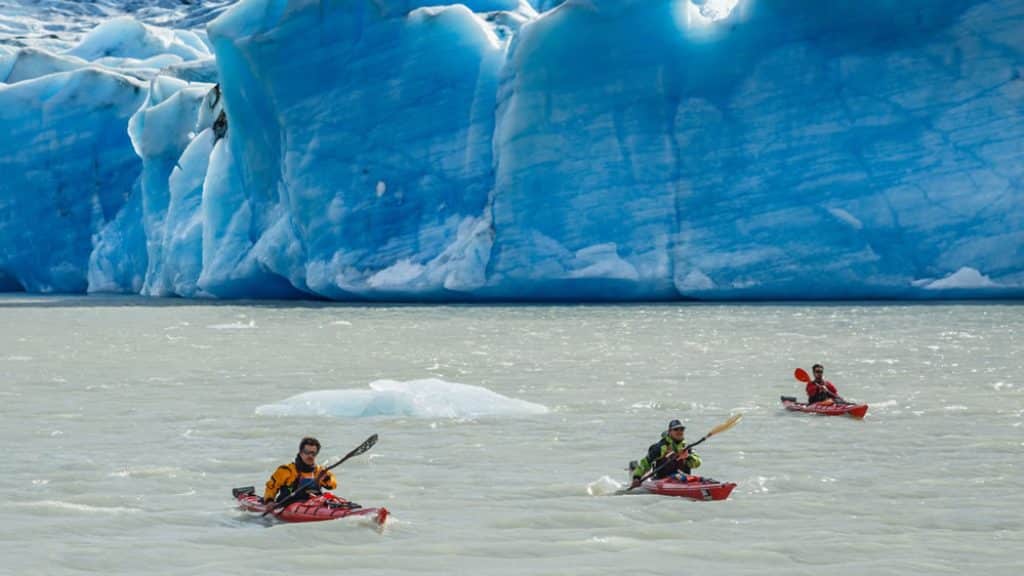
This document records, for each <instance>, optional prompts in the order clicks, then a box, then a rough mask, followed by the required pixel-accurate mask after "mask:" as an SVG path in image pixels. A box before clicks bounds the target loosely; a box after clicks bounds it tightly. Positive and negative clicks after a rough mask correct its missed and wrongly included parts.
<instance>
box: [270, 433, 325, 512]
mask: <svg viewBox="0 0 1024 576" xmlns="http://www.w3.org/2000/svg"><path fill="white" fill-rule="evenodd" d="M319 453H320V441H319V440H317V439H316V438H312V437H308V436H307V437H306V438H303V439H302V441H301V442H299V453H298V454H296V455H295V461H294V462H289V463H288V464H282V465H280V466H278V467H277V470H274V473H273V474H272V475H271V476H270V480H267V489H266V490H265V491H264V492H263V501H264V502H273V501H275V500H280V499H282V498H286V497H288V496H289V495H290V494H292V493H294V492H296V491H299V490H301V491H304V492H307V494H306V495H305V496H297V497H296V498H295V499H294V500H305V499H307V498H309V494H308V493H310V492H312V493H319V492H320V488H327V489H328V490H333V489H335V488H337V487H338V481H337V479H335V478H334V474H333V473H332V472H331V471H330V470H324V469H323V468H321V467H320V466H319V465H317V463H316V457H317V454H319Z"/></svg>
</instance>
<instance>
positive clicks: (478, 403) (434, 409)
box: [256, 378, 548, 418]
mask: <svg viewBox="0 0 1024 576" xmlns="http://www.w3.org/2000/svg"><path fill="white" fill-rule="evenodd" d="M546 413H548V408H547V407H546V406H543V405H541V404H534V403H532V402H527V401H525V400H518V399H516V398H509V397H507V396H502V395H501V394H498V393H496V392H491V391H490V390H488V389H486V388H483V387H481V386H470V385H468V384H458V383H456V382H446V381H444V380H439V379H437V378H428V379H424V380H410V381H408V382H398V381H395V380H377V381H374V382H371V383H370V386H369V389H368V390H362V389H360V390H315V391H312V392H303V393H302V394H298V395H296V396H292V397H291V398H286V399H284V400H282V401H280V402H275V403H273V404H265V405H263V406H259V407H258V408H256V415H257V416H336V417H341V418H365V417H371V416H402V417H411V418H478V417H481V416H532V415H535V414H546Z"/></svg>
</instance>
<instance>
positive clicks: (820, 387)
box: [807, 380, 838, 404]
mask: <svg viewBox="0 0 1024 576" xmlns="http://www.w3.org/2000/svg"><path fill="white" fill-rule="evenodd" d="M812 386H813V387H814V390H815V392H814V393H813V394H812V393H811V392H810V389H811V387H812ZM832 388H835V386H833V385H832V383H831V382H829V381H828V380H823V381H822V384H818V383H817V382H815V381H813V380H812V381H810V382H808V383H807V389H808V393H807V403H808V404H814V403H815V402H822V401H825V400H828V399H830V398H832V397H833V395H836V396H838V394H837V393H836V392H832Z"/></svg>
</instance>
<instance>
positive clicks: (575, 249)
mask: <svg viewBox="0 0 1024 576" xmlns="http://www.w3.org/2000/svg"><path fill="white" fill-rule="evenodd" d="M179 21H180V19H179ZM105 26H106V27H105V28H104V27H101V28H103V30H100V31H99V32H97V33H96V34H93V35H89V36H87V37H85V38H84V39H83V41H82V42H81V43H80V44H79V45H78V46H77V47H74V48H72V49H71V50H69V51H68V53H65V54H54V53H51V52H46V51H42V52H40V51H38V50H37V51H31V50H30V49H27V48H23V49H20V50H11V49H7V50H0V80H2V79H3V78H5V77H6V78H9V79H10V81H8V82H7V84H9V85H8V86H3V85H0V105H2V104H3V103H4V99H5V98H11V96H9V93H11V92H12V91H13V92H18V91H22V93H23V95H25V94H32V93H33V92H32V90H34V89H33V88H31V86H32V83H33V82H38V81H39V80H44V79H49V78H52V77H59V76H60V75H61V74H76V73H81V72H80V71H81V70H85V69H89V68H96V67H97V66H102V67H105V68H106V69H110V70H115V71H117V72H118V73H119V74H120V76H119V77H121V78H124V77H125V76H124V75H129V76H134V77H137V78H145V79H152V80H150V82H149V86H148V91H147V93H146V94H145V95H144V97H140V96H137V100H136V101H135V102H134V106H135V110H134V112H135V115H134V116H133V117H132V121H131V123H130V129H129V126H128V122H127V117H126V116H124V115H122V116H119V117H118V120H117V122H119V123H120V124H119V126H120V128H121V129H123V130H124V132H125V134H126V135H127V134H129V133H130V135H131V140H130V142H131V145H132V148H131V150H133V151H134V153H135V159H134V162H135V163H134V165H133V166H132V168H131V169H130V170H127V171H125V170H121V171H111V173H110V174H109V175H108V174H107V173H105V172H104V176H103V177H104V178H107V177H109V178H110V179H109V180H103V181H102V182H103V185H104V188H105V189H109V190H111V192H108V193H109V194H113V192H112V190H115V189H116V190H117V198H118V201H116V202H113V203H109V202H108V204H110V207H109V210H107V211H102V210H101V211H99V212H100V214H101V215H94V216H91V217H90V218H89V219H86V218H84V213H85V210H84V209H83V208H78V210H79V212H80V214H79V215H78V216H76V217H74V218H72V219H70V220H64V221H61V223H62V224H63V225H64V226H70V228H68V229H67V231H68V234H66V235H53V234H49V235H47V236H46V238H47V239H46V243H42V244H40V243H39V242H40V239H41V238H42V237H43V235H42V234H37V235H35V236H31V235H30V236H29V237H27V239H26V237H24V236H25V235H26V234H30V233H29V232H26V231H23V230H18V233H17V234H16V233H15V230H16V229H17V227H12V226H11V225H9V224H8V225H6V226H5V224H4V223H5V222H14V221H17V222H34V221H36V219H38V218H41V217H47V218H50V217H51V216H50V214H49V212H48V211H50V210H52V209H53V208H52V207H50V206H47V205H46V204H45V203H44V202H39V203H36V202H35V201H34V200H31V199H34V198H39V199H44V198H46V195H47V194H51V195H52V194H53V192H46V193H43V194H39V191H40V190H41V188H40V187H39V186H37V185H36V184H34V183H31V184H25V183H18V184H16V185H12V184H10V183H9V182H6V181H4V182H0V289H16V288H18V287H24V288H26V289H29V290H47V289H49V290H62V291H67V290H71V291H80V290H84V289H87V290H91V291H124V292H141V293H144V294H150V295H161V296H166V295H180V296H186V297H303V296H305V297H310V296H312V297H326V298H333V299H361V298H370V299H392V298H398V299H439V300H444V299H460V300H461V299H469V300H474V299H489V298H498V299H563V300H579V299H591V298H593V299H673V298H680V297H683V298H688V297H693V298H725V299H728V298H775V297H781V298H858V297H909V298H916V297H935V296H940V297H961V296H979V297H996V296H1020V295H1022V294H1024V162H1022V160H1024V79H1022V76H1024V34H1021V30H1024V2H1022V1H1021V0H944V1H932V0H908V1H904V2H892V1H890V0H876V1H865V0H861V1H857V2H854V1H850V0H845V1H836V2H827V3H823V2H818V1H812V0H797V1H793V2H765V1H756V2H755V1H752V0H739V1H738V2H737V1H736V0H698V1H692V0H691V1H686V0H566V1H564V2H559V1H547V0H531V1H529V2H527V1H526V0H475V1H471V2H466V3H465V4H463V5H452V6H432V5H431V2H427V1H415V0H347V1H342V2H331V3H322V2H315V1H299V0H292V1H290V2H289V1H284V0H244V1H243V2H240V3H238V4H236V5H234V6H233V7H232V8H230V9H228V10H227V11H225V12H224V13H223V14H222V15H221V16H220V17H219V18H218V19H217V20H215V21H214V22H212V23H211V24H210V25H209V27H208V30H207V33H206V34H204V33H202V31H192V32H189V33H184V32H183V31H159V30H151V29H150V28H149V27H142V26H141V25H139V24H137V23H133V22H131V21H129V20H127V19H119V20H115V21H112V23H111V24H107V25H105ZM97 30H99V29H97ZM208 46H209V47H212V51H213V53H214V54H215V56H216V61H215V66H216V69H215V70H214V69H213V68H212V63H213V61H212V60H210V58H209V54H208V53H206V52H204V50H207V47H208ZM32 50H34V49H32ZM189 59H191V60H189ZM161 70H162V72H160V74H161V75H159V76H156V74H157V72H158V71H161ZM169 76H177V77H178V78H182V79H184V80H185V81H180V80H175V79H173V78H169ZM215 78H216V79H218V80H219V82H220V85H219V88H218V89H216V90H215V89H214V88H213V86H212V85H211V84H209V83H203V82H194V80H213V79H215ZM25 86H29V88H26V87H25ZM40 101H41V100H40ZM22 102H27V104H26V105H27V107H28V108H31V107H32V102H31V98H30V97H29V98H27V99H26V98H25V97H24V96H23V99H22ZM100 102H101V101H97V100H92V99H90V98H88V97H86V98H84V99H83V101H82V102H81V103H77V104H78V105H79V107H80V108H82V110H80V111H78V112H77V114H80V115H81V118H82V120H76V122H77V121H82V122H87V121H86V120H85V119H86V118H88V117H90V115H97V116H102V115H104V114H109V113H110V111H109V110H107V109H105V108H104V107H103V106H102V105H101V104H100ZM23 112H24V113H23V114H22V113H19V112H17V110H16V111H14V112H12V111H11V110H9V109H7V110H6V111H5V112H3V113H4V114H6V116H4V117H3V118H2V120H0V124H3V126H4V127H6V125H7V124H8V123H10V125H11V126H13V127H18V126H31V127H32V129H35V130H36V132H35V133H34V134H35V136H34V140H36V141H38V142H39V143H40V144H39V146H37V148H35V153H34V154H18V155H17V157H16V158H7V157H6V156H5V157H4V158H3V159H0V162H7V165H6V166H3V168H4V169H5V170H4V171H5V173H6V171H7V170H6V169H7V168H8V167H9V168H10V169H12V170H21V171H32V170H36V169H39V167H41V166H50V165H54V164H58V163H60V162H62V158H63V154H65V153H67V152H68V149H67V148H66V144H65V142H64V141H63V140H60V139H54V137H53V134H52V133H51V132H49V130H51V128H52V127H53V126H52V124H50V123H48V122H49V119H48V118H43V120H42V121H41V123H37V124H31V122H26V119H28V118H30V117H31V116H32V114H33V112H31V111H29V110H27V109H23ZM97 124H103V125H110V126H111V127H112V129H114V128H116V126H115V125H114V124H111V123H110V122H107V123H104V122H100V121H97ZM22 130H23V132H22V134H26V132H25V130H29V128H22ZM24 138H25V137H23V139H24ZM94 143H95V140H94ZM120 145H121V148H120V150H122V151H124V150H125V142H124V141H123V140H122V142H121V144H120ZM3 146H7V147H9V148H8V149H10V150H12V151H13V150H15V149H17V150H18V151H19V152H20V151H21V148H22V146H21V143H20V142H15V141H13V140H4V141H0V147H3ZM97 153H98V152H97ZM105 153H106V152H105ZM126 162H128V163H129V164H130V162H129V161H126ZM133 171H134V172H133ZM115 173H116V177H115V176H114V174H115ZM82 176H83V174H82V173H81V172H79V173H77V175H76V177H75V178H77V181H79V182H84V181H85V180H84V179H83V178H82ZM117 178H120V180H118V179H117ZM32 182H35V180H33V181H32ZM33 187H34V188H33ZM79 188H83V190H81V191H80V190H78V189H77V188H76V187H74V186H73V187H71V188H68V189H67V191H66V193H68V194H70V195H71V196H70V199H71V201H72V202H79V203H82V204H85V203H89V202H90V201H89V199H88V198H89V195H88V193H87V192H86V191H85V190H84V186H79ZM33 191H34V192H33ZM12 198H13V199H14V201H13V202H12V201H11V199H12ZM90 210H91V211H90V212H89V213H90V214H94V213H95V212H96V211H95V210H92V209H90ZM111 211H112V212H111ZM108 212H110V213H108ZM40 221H42V220H40ZM28 227H29V228H32V227H33V226H28ZM72 228H73V230H72ZM18 234H21V236H18ZM55 236H56V237H55ZM83 239H84V242H83ZM72 247H73V248H72ZM27 253H31V254H33V255H34V257H35V260H32V259H31V258H26V256H25V254H27ZM72 253H73V254H74V256H75V257H74V258H71V259H69V258H67V257H56V258H55V257H52V255H53V254H58V255H59V254H72ZM10 254H21V255H20V256H17V257H12V256H10ZM83 258H87V259H88V264H87V265H85V264H83ZM65 261H67V262H72V261H73V262H74V265H73V266H68V265H62V264H60V263H61V262H65ZM55 274H56V275H58V276H60V277H61V278H63V279H64V280H63V281H62V282H60V283H54V282H52V281H51V282H48V283H39V282H38V281H35V280H32V278H33V277H34V276H40V277H46V276H53V275H55Z"/></svg>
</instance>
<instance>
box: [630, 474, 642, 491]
mask: <svg viewBox="0 0 1024 576" xmlns="http://www.w3.org/2000/svg"><path fill="white" fill-rule="evenodd" d="M639 485H640V479H639V478H637V477H636V476H634V477H633V481H632V482H630V483H629V487H630V488H636V487H637V486H639Z"/></svg>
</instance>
